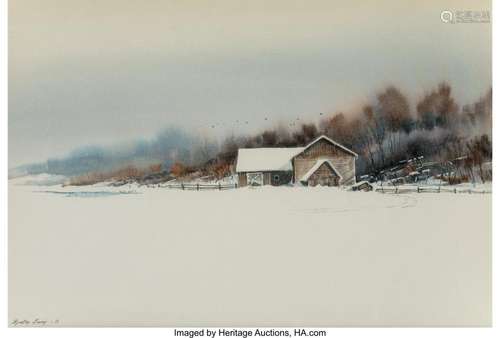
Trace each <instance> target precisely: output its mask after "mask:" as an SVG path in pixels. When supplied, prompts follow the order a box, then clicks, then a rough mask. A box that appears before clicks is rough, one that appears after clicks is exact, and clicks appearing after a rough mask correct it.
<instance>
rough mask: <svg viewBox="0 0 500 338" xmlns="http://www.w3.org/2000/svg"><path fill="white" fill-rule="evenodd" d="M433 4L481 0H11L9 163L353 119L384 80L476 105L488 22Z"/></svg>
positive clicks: (487, 68)
mask: <svg viewBox="0 0 500 338" xmlns="http://www.w3.org/2000/svg"><path fill="white" fill-rule="evenodd" d="M443 10H450V11H457V10H472V11H488V10H490V1H484V0H480V1H478V0H469V1H463V0H433V1H423V0H415V1H401V0H395V1H389V0H385V1H347V0H344V1H340V0H314V1H311V0H303V1H293V0H252V1H234V0H210V1H201V0H199V1H194V0H192V1H189V0H162V1H157V0H148V1H140V0H135V1H133V0H99V1H97V0H95V1H93V0H73V1H67V0H44V1H39V0H16V1H11V2H10V3H9V167H13V166H16V165H19V164H22V163H27V162H33V161H41V160H45V159H47V157H50V156H60V155H63V154H65V153H66V152H68V151H70V150H72V149H74V148H75V147H78V146H83V145H89V144H103V145H106V144H114V143H117V142H123V141H130V140H134V139H137V138H149V137H152V136H154V134H155V133H156V132H157V131H159V130H160V129H162V128H164V127H168V126H172V125H175V126H180V127H183V128H186V129H187V130H188V131H189V130H190V131H193V132H195V133H198V134H200V133H201V134H207V135H213V136H217V135H221V134H223V133H228V132H231V131H234V132H235V133H239V132H248V131H254V130H259V129H260V128H263V127H264V126H266V125H269V124H273V123H275V122H278V121H280V120H283V121H287V120H290V119H295V118H297V117H300V118H301V119H311V120H314V119H317V118H318V116H319V113H325V112H333V111H340V110H342V111H345V112H347V113H349V112H350V111H352V110H353V108H355V107H357V106H359V105H360V104H362V103H364V102H367V101H368V100H370V99H372V97H373V95H374V94H375V93H376V92H377V91H378V90H380V89H382V88H383V86H385V85H387V84H395V85H398V86H400V87H401V88H402V89H403V91H404V92H405V93H407V94H408V95H409V96H410V97H411V99H412V100H416V99H418V96H419V95H422V94H423V92H424V90H426V89H429V88H431V87H433V86H435V85H436V84H437V83H438V82H440V81H442V80H447V81H449V82H450V83H451V84H452V86H453V88H454V91H455V97H456V99H457V100H458V101H459V102H460V103H467V102H470V101H473V100H475V99H476V98H477V97H478V96H480V95H482V94H484V93H485V92H486V90H488V89H489V87H490V85H491V25H490V24H480V23H461V24H446V23H443V22H442V21H441V18H440V15H441V12H442V11H443ZM265 118H267V119H268V120H267V121H266V120H265ZM236 120H239V123H236ZM242 121H248V124H246V123H245V122H242ZM215 123H217V124H218V125H217V127H216V128H211V125H213V124H215ZM222 123H224V125H222Z"/></svg>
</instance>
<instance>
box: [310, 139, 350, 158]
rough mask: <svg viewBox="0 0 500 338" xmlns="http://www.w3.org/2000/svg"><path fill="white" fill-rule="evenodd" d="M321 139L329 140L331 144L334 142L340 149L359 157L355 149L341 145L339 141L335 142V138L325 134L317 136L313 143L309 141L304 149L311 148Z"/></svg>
mask: <svg viewBox="0 0 500 338" xmlns="http://www.w3.org/2000/svg"><path fill="white" fill-rule="evenodd" d="M319 140H327V141H328V142H330V143H331V144H334V145H336V146H337V147H339V148H340V149H343V150H344V151H346V152H348V153H349V154H351V155H353V156H355V157H358V154H356V153H355V152H354V151H352V150H351V149H349V148H347V147H344V146H343V145H341V144H340V143H338V142H335V141H334V140H332V139H331V138H329V137H328V136H325V135H321V136H320V137H318V138H316V139H315V140H314V141H312V142H311V143H309V144H308V145H307V146H305V147H304V150H306V149H307V148H309V147H310V146H312V145H313V144H315V143H316V142H318V141H319Z"/></svg>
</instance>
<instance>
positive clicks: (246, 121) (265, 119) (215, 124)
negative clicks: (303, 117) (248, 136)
mask: <svg viewBox="0 0 500 338" xmlns="http://www.w3.org/2000/svg"><path fill="white" fill-rule="evenodd" d="M319 115H320V116H323V113H319ZM264 121H269V119H268V118H267V117H264ZM299 121H300V118H299V117H297V118H296V119H295V120H294V121H293V122H289V123H288V126H289V127H295V126H296V123H297V124H298V123H299ZM234 124H235V125H237V126H240V125H248V124H249V122H248V120H235V122H234ZM223 126H225V124H224V123H213V124H211V125H210V128H211V129H215V128H217V127H223Z"/></svg>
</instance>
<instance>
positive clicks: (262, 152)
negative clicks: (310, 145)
mask: <svg viewBox="0 0 500 338" xmlns="http://www.w3.org/2000/svg"><path fill="white" fill-rule="evenodd" d="M303 149H304V148H303V147H298V148H253V149H246V148H242V149H238V161H237V164H236V172H252V171H281V170H285V171H288V170H292V162H291V159H292V158H293V157H294V156H295V155H297V154H299V153H301V152H302V150H303Z"/></svg>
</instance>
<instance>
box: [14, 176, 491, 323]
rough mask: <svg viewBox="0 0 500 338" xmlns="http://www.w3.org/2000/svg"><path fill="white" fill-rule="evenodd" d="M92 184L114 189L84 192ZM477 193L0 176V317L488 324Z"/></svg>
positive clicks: (481, 206) (487, 243)
mask: <svg viewBox="0 0 500 338" xmlns="http://www.w3.org/2000/svg"><path fill="white" fill-rule="evenodd" d="M44 191H53V192H51V193H48V192H44ZM62 192H79V193H81V194H80V195H74V196H76V197H72V198H68V197H66V196H67V195H65V194H62ZM86 192H95V193H96V194H91V195H85V194H84V193H86ZM99 192H115V193H116V194H103V195H102V197H90V198H83V197H89V196H101V195H100V194H99ZM120 192H135V193H127V194H120ZM79 196H81V197H79ZM491 207H492V206H491V195H490V194H470V195H469V194H416V193H415V194H397V195H396V194H381V193H377V192H363V193H361V192H348V191H344V190H341V189H337V188H328V187H317V188H314V189H311V188H307V187H262V188H258V189H252V188H240V189H233V190H227V191H217V190H216V191H213V190H212V191H181V190H172V189H166V188H146V187H138V186H137V185H133V184H132V185H128V186H126V187H106V186H103V185H101V186H92V187H64V188H63V187H60V186H59V187H41V186H26V185H17V184H16V182H15V180H11V181H9V303H10V308H9V317H10V319H13V318H32V317H33V316H36V317H37V318H47V319H53V318H56V319H59V325H97V324H99V325H116V324H117V323H119V324H121V325H123V324H125V323H128V324H129V325H141V324H147V325H154V326H172V325H176V326H207V325H210V326H227V325H230V326H254V325H259V326H290V325H292V326H310V327H315V326H359V325H362V326H381V325H389V326H415V325H422V326H454V325H460V326H478V325H489V324H490V323H491V307H490V304H491V280H490V278H491Z"/></svg>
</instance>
